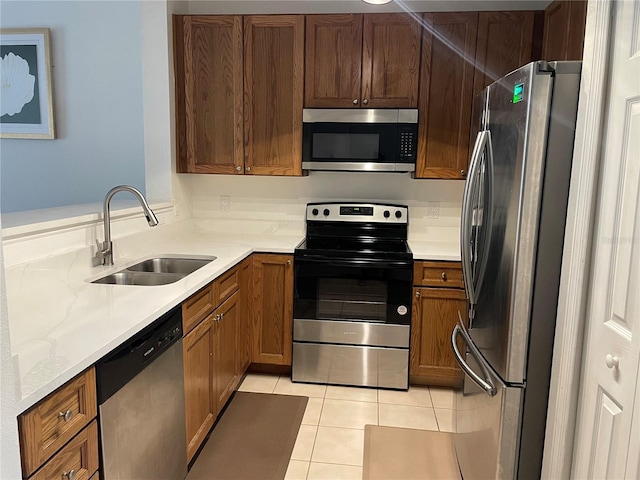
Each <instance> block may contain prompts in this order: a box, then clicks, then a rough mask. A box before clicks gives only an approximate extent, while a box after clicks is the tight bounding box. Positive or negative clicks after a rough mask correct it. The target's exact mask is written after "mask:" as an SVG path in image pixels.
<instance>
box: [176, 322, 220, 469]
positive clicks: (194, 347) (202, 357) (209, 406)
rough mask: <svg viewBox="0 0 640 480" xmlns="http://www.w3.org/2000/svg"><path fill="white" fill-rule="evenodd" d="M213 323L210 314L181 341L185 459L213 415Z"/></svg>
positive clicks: (189, 454)
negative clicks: (185, 435) (185, 440)
mask: <svg viewBox="0 0 640 480" xmlns="http://www.w3.org/2000/svg"><path fill="white" fill-rule="evenodd" d="M213 327H214V321H213V314H212V315H209V316H208V317H207V318H205V319H204V320H203V321H202V322H201V323H200V324H199V325H198V326H197V327H196V328H194V329H193V330H192V331H191V332H190V333H189V334H188V335H187V336H185V337H184V339H183V344H182V351H183V361H184V407H185V417H186V430H187V461H191V459H192V458H193V455H194V454H195V453H196V452H197V451H198V448H199V447H200V444H201V443H202V442H203V440H204V439H205V437H206V435H207V434H208V433H209V430H210V429H211V427H212V426H213V422H214V421H215V419H216V413H217V412H216V402H215V395H214V383H213V382H214V378H215V377H214V371H213V352H214V336H213V334H214V331H213Z"/></svg>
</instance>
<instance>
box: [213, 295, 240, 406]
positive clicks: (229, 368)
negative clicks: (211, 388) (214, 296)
mask: <svg viewBox="0 0 640 480" xmlns="http://www.w3.org/2000/svg"><path fill="white" fill-rule="evenodd" d="M239 298H240V294H239V293H238V292H235V293H234V294H233V295H231V297H229V298H228V299H227V300H226V301H225V302H224V303H223V304H222V305H220V306H219V307H218V308H216V310H215V312H214V314H213V318H214V321H215V325H214V338H215V351H214V355H213V370H214V372H215V385H216V386H215V391H216V414H217V413H218V412H220V411H221V410H222V407H224V405H225V403H227V400H229V397H231V394H232V393H233V390H234V389H235V387H236V384H237V380H238V376H237V370H236V336H237V333H238V322H239V319H240V304H239V301H238V300H239Z"/></svg>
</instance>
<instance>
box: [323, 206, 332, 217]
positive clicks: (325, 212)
mask: <svg viewBox="0 0 640 480" xmlns="http://www.w3.org/2000/svg"><path fill="white" fill-rule="evenodd" d="M322 213H324V216H325V217H328V216H329V214H330V213H331V212H330V211H329V209H328V208H325V209H324V211H323V212H322Z"/></svg>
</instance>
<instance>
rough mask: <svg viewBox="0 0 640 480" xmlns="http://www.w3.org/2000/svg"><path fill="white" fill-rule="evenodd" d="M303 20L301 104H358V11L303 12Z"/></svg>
mask: <svg viewBox="0 0 640 480" xmlns="http://www.w3.org/2000/svg"><path fill="white" fill-rule="evenodd" d="M305 20H306V45H305V86H304V91H305V95H304V105H305V107H319V108H322V107H333V108H351V107H358V106H359V102H360V86H361V75H362V15H357V14H348V15H307V16H306V17H305ZM354 101H355V103H354Z"/></svg>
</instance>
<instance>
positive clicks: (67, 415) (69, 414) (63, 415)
mask: <svg viewBox="0 0 640 480" xmlns="http://www.w3.org/2000/svg"><path fill="white" fill-rule="evenodd" d="M71 417H73V412H72V411H71V410H67V411H66V412H60V413H58V418H64V421H65V422H68V421H69V420H71Z"/></svg>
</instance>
